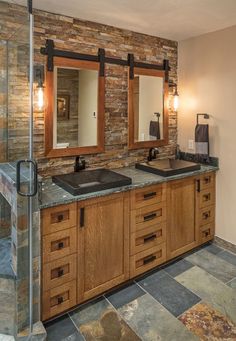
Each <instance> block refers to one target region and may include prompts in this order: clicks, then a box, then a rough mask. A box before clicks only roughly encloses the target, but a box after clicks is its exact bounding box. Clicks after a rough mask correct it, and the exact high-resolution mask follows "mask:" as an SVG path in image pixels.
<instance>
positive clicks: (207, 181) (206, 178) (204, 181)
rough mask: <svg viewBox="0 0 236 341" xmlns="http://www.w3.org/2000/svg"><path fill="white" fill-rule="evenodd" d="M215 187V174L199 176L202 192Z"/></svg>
mask: <svg viewBox="0 0 236 341" xmlns="http://www.w3.org/2000/svg"><path fill="white" fill-rule="evenodd" d="M214 185H215V173H207V174H203V175H201V178H200V188H201V190H204V189H206V188H209V187H214Z"/></svg>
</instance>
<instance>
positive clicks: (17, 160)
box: [0, 0, 39, 339]
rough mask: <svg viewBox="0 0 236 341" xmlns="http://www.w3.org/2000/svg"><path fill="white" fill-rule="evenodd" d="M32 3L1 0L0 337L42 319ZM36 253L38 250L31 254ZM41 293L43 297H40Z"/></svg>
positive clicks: (28, 332) (29, 329)
mask: <svg viewBox="0 0 236 341" xmlns="http://www.w3.org/2000/svg"><path fill="white" fill-rule="evenodd" d="M31 7H32V2H31V1H26V0H25V3H24V6H19V5H17V1H8V2H5V1H4V2H3V1H1V0H0V307H1V309H0V339H1V334H7V335H12V336H14V337H15V339H17V335H18V337H19V335H20V334H21V333H23V334H22V335H24V337H26V339H30V337H31V333H32V330H33V322H36V321H38V320H39V302H38V301H37V298H36V297H37V295H38V293H37V292H36V291H37V282H36V280H37V273H36V278H35V273H33V265H32V264H33V261H34V260H35V259H36V257H39V253H38V252H39V251H38V249H39V245H38V247H37V245H33V243H34V240H35V239H38V238H39V236H38V235H35V234H34V229H35V231H37V229H36V226H34V223H33V219H34V215H35V214H37V194H36V191H37V169H36V163H35V162H34V160H33V16H32V14H31V10H32V8H31ZM33 251H34V252H33ZM38 296H39V295H38Z"/></svg>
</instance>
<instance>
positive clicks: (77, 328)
mask: <svg viewBox="0 0 236 341" xmlns="http://www.w3.org/2000/svg"><path fill="white" fill-rule="evenodd" d="M67 315H68V316H69V319H70V320H71V322H72V323H73V325H74V326H75V329H76V330H77V331H78V332H79V334H80V335H81V336H82V338H83V340H84V341H86V339H85V337H84V335H83V334H82V333H81V331H80V330H79V327H77V325H76V324H75V322H74V321H73V320H72V318H71V316H70V314H69V313H67Z"/></svg>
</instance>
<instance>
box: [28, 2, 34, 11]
mask: <svg viewBox="0 0 236 341" xmlns="http://www.w3.org/2000/svg"><path fill="white" fill-rule="evenodd" d="M28 12H29V14H32V13H33V1H32V0H28Z"/></svg>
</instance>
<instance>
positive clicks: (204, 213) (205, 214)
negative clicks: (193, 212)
mask: <svg viewBox="0 0 236 341" xmlns="http://www.w3.org/2000/svg"><path fill="white" fill-rule="evenodd" d="M214 220H215V206H209V207H205V208H202V209H201V210H200V213H199V225H200V226H202V225H206V224H208V223H210V222H212V221H214Z"/></svg>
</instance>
